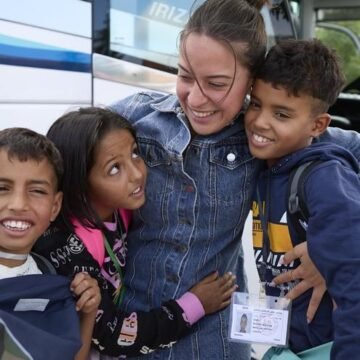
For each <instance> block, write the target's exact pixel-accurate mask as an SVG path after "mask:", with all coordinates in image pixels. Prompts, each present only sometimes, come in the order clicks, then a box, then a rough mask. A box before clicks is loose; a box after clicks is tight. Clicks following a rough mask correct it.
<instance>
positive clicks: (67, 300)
mask: <svg viewBox="0 0 360 360" xmlns="http://www.w3.org/2000/svg"><path fill="white" fill-rule="evenodd" d="M20 299H49V303H48V304H47V306H46V309H45V310H44V311H31V310H29V311H14V307H15V306H16V304H17V303H18V301H19V300H20ZM0 319H2V320H3V321H4V323H5V324H6V326H7V327H8V328H9V330H10V331H11V332H12V333H13V335H14V336H15V337H16V339H17V340H18V341H19V342H20V343H21V344H22V346H23V347H24V348H25V349H26V350H27V351H28V352H29V353H30V354H31V355H32V356H33V358H34V359H36V360H42V359H44V360H45V359H46V360H48V359H52V360H57V359H59V360H63V359H74V356H75V354H76V353H77V351H78V350H79V348H80V346H81V340H80V326H79V318H78V315H77V312H76V310H75V299H74V298H73V295H72V293H71V292H70V279H68V278H66V277H63V276H60V275H47V274H42V275H27V276H20V277H16V278H9V279H2V280H0Z"/></svg>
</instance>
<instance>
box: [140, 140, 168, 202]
mask: <svg viewBox="0 0 360 360" xmlns="http://www.w3.org/2000/svg"><path fill="white" fill-rule="evenodd" d="M138 145H139V151H140V155H141V157H142V158H143V159H144V161H145V164H146V166H147V167H148V176H147V181H146V197H147V199H149V200H151V199H152V200H156V199H157V198H159V197H161V196H162V195H164V194H166V193H169V192H170V191H171V190H172V187H171V178H170V173H171V171H169V168H170V167H171V158H170V156H169V154H168V153H167V152H166V150H165V149H164V148H163V147H162V146H161V145H160V144H158V143H157V142H156V141H154V140H151V139H144V138H138Z"/></svg>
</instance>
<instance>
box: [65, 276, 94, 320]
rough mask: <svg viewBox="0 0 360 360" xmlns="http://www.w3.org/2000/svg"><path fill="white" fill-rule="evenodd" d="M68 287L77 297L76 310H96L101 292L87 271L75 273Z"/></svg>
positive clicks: (84, 311) (85, 311)
mask: <svg viewBox="0 0 360 360" xmlns="http://www.w3.org/2000/svg"><path fill="white" fill-rule="evenodd" d="M70 289H71V291H72V292H73V293H74V294H75V295H76V296H77V297H78V300H77V302H76V310H77V311H82V312H83V313H86V314H88V313H91V312H94V311H96V310H97V308H98V307H99V305H100V301H101V294H100V289H99V285H98V282H97V280H96V279H94V278H92V277H91V276H90V275H89V274H87V273H77V274H76V275H75V277H74V279H73V281H72V282H71V285H70Z"/></svg>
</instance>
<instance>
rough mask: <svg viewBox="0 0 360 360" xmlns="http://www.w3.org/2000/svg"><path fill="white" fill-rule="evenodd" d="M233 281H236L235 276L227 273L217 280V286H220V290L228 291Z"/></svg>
mask: <svg viewBox="0 0 360 360" xmlns="http://www.w3.org/2000/svg"><path fill="white" fill-rule="evenodd" d="M235 280H236V276H235V275H233V273H231V272H228V273H226V274H224V275H223V276H222V277H221V278H220V279H219V286H220V288H221V290H222V291H225V290H226V289H229V288H230V287H232V286H233V285H234V283H235Z"/></svg>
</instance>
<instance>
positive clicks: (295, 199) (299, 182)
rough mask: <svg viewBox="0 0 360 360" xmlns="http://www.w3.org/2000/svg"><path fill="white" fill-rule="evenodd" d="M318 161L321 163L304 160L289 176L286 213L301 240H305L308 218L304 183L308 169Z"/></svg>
mask: <svg viewBox="0 0 360 360" xmlns="http://www.w3.org/2000/svg"><path fill="white" fill-rule="evenodd" d="M320 163H322V161H321V160H312V161H308V162H305V163H303V164H301V165H300V166H299V167H297V168H295V169H293V170H292V171H291V173H290V176H289V182H288V204H287V213H288V218H289V220H290V221H291V223H292V224H293V226H294V228H295V230H296V232H297V233H298V235H299V237H300V239H301V240H302V241H305V240H306V229H307V223H308V220H309V209H308V207H307V205H306V199H305V190H304V183H305V180H306V178H307V176H308V174H309V173H310V171H312V169H313V168H315V167H316V166H318V165H319V164H320Z"/></svg>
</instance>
